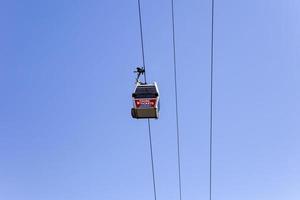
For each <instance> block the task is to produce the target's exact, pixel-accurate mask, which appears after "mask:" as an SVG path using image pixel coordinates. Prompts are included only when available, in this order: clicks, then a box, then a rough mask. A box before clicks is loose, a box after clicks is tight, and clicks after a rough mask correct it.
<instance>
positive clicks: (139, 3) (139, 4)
mask: <svg viewBox="0 0 300 200" xmlns="http://www.w3.org/2000/svg"><path fill="white" fill-rule="evenodd" d="M138 7H139V22H140V37H141V50H142V58H143V67H144V69H145V72H144V79H145V83H147V77H146V63H145V52H144V36H143V22H142V12H141V2H140V0H138Z"/></svg>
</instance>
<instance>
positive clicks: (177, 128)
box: [171, 0, 182, 200]
mask: <svg viewBox="0 0 300 200" xmlns="http://www.w3.org/2000/svg"><path fill="white" fill-rule="evenodd" d="M171 1H172V36H173V66H174V88H175V107H176V131H177V165H178V187H179V200H181V199H182V183H181V162H180V161H181V159H180V132H179V123H178V121H179V120H178V92H177V65H176V43H175V19H174V0H171Z"/></svg>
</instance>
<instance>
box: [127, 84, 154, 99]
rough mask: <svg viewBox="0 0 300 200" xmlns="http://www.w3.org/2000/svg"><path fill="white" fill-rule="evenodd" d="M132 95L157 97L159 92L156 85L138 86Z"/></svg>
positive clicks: (136, 96)
mask: <svg viewBox="0 0 300 200" xmlns="http://www.w3.org/2000/svg"><path fill="white" fill-rule="evenodd" d="M132 96H133V97H135V98H155V97H157V96H158V92H157V91H156V88H155V86H138V87H137V88H136V90H135V93H133V94H132Z"/></svg>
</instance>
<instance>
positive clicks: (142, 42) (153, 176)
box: [138, 0, 157, 200]
mask: <svg viewBox="0 0 300 200" xmlns="http://www.w3.org/2000/svg"><path fill="white" fill-rule="evenodd" d="M138 7H139V21H140V36H141V48H142V57H143V67H144V69H145V72H144V79H145V83H147V77H146V64H145V53H144V38H143V23H142V14H141V3H140V0H138ZM148 132H149V145H150V154H151V168H152V183H153V193H154V200H156V196H157V195H156V184H155V171H154V159H153V149H152V136H151V123H150V119H148Z"/></svg>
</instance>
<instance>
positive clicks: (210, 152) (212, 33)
mask: <svg viewBox="0 0 300 200" xmlns="http://www.w3.org/2000/svg"><path fill="white" fill-rule="evenodd" d="M214 12H215V1H214V0H211V43H210V125H209V126H210V127H209V136H210V138H209V200H211V199H212V161H213V78H214V76H213V75H214V14H215V13H214Z"/></svg>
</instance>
